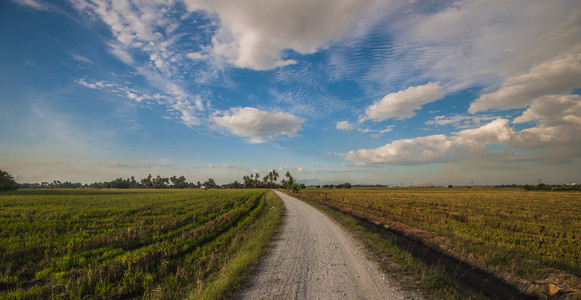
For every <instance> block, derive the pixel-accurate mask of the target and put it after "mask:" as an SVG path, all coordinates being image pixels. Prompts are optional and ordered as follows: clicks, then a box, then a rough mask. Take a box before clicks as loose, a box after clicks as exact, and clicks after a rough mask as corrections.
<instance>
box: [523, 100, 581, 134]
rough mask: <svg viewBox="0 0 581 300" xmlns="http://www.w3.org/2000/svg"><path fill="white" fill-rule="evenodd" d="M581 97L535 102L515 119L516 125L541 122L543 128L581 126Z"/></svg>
mask: <svg viewBox="0 0 581 300" xmlns="http://www.w3.org/2000/svg"><path fill="white" fill-rule="evenodd" d="M580 117H581V96H579V95H562V96H545V97H541V98H537V99H535V101H534V102H533V103H532V104H531V105H530V106H529V107H528V108H527V110H525V111H524V112H523V114H522V115H521V116H519V117H518V118H516V119H514V121H513V122H514V123H526V122H530V121H540V122H541V126H544V127H551V126H561V125H581V124H580V123H579V118H580Z"/></svg>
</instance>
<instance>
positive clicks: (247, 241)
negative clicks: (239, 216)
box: [189, 191, 284, 299]
mask: <svg viewBox="0 0 581 300" xmlns="http://www.w3.org/2000/svg"><path fill="white" fill-rule="evenodd" d="M257 213H258V214H259V216H257V218H255V219H256V221H255V222H253V223H252V224H249V225H248V227H247V228H246V229H245V230H244V233H243V234H239V235H238V236H237V237H236V238H235V239H234V240H233V241H232V244H231V246H230V247H229V250H228V253H227V255H226V256H227V257H231V259H230V261H229V262H227V264H225V266H224V267H223V268H222V270H220V272H217V274H218V275H217V276H215V277H214V278H210V279H209V281H208V282H206V284H205V285H204V286H203V287H202V288H199V289H197V290H195V291H193V292H192V293H191V294H190V296H189V298H190V299H224V298H227V297H229V296H232V295H233V293H234V292H235V291H236V290H237V289H239V288H240V286H241V284H242V283H243V282H244V281H245V280H246V278H247V277H248V276H249V275H250V274H252V272H253V271H254V269H255V268H256V266H257V264H258V260H259V259H260V257H261V256H262V255H263V254H264V253H265V251H266V249H267V246H268V245H269V244H270V242H271V241H272V238H273V236H274V235H275V234H276V232H277V231H278V230H279V228H280V226H281V224H282V214H283V213H284V206H283V205H282V202H281V201H280V199H279V198H278V197H277V196H276V195H275V194H274V193H273V192H272V191H270V192H268V193H267V195H266V199H265V202H264V206H263V207H262V208H261V209H260V211H259V212H257Z"/></svg>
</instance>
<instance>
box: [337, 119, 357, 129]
mask: <svg viewBox="0 0 581 300" xmlns="http://www.w3.org/2000/svg"><path fill="white" fill-rule="evenodd" d="M336 127H337V129H339V130H345V131H350V130H353V129H354V128H353V125H351V124H349V122H347V121H339V122H337V125H336Z"/></svg>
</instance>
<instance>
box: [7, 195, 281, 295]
mask: <svg viewBox="0 0 581 300" xmlns="http://www.w3.org/2000/svg"><path fill="white" fill-rule="evenodd" d="M282 209H283V208H282V205H281V203H280V200H279V199H278V198H277V197H276V195H274V194H273V193H272V192H269V191H266V190H208V191H203V190H21V191H18V192H13V193H9V194H6V193H5V194H0V298H2V299H6V298H29V299H37V298H75V299H79V298H86V297H89V298H106V299H111V298H128V297H145V298H188V297H189V298H207V299H214V298H223V297H225V296H228V295H230V294H231V293H232V292H233V291H235V289H236V288H237V286H238V285H239V284H240V282H241V281H242V280H243V279H244V278H245V276H246V275H248V272H249V271H250V270H251V269H252V266H254V265H255V264H256V262H257V260H258V257H259V256H260V255H261V254H262V253H263V249H264V248H265V247H266V246H267V244H268V243H269V241H270V239H271V237H272V236H273V235H274V233H275V232H276V230H277V228H278V226H279V225H280V222H281V221H280V219H281V218H280V215H281V213H282Z"/></svg>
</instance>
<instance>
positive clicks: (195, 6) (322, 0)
mask: <svg viewBox="0 0 581 300" xmlns="http://www.w3.org/2000/svg"><path fill="white" fill-rule="evenodd" d="M184 2H185V3H186V5H187V7H188V9H189V10H190V11H197V10H204V11H207V12H210V13H211V14H215V15H216V16H218V17H219V18H220V28H219V30H218V32H217V33H216V34H215V35H214V36H213V38H212V46H211V48H210V49H208V50H209V51H210V52H211V54H212V55H213V56H216V57H221V58H224V59H226V61H228V62H229V63H231V64H233V65H235V66H237V67H240V68H250V69H255V70H265V69H272V68H276V67H281V66H285V65H289V64H293V63H295V61H294V60H292V59H288V58H285V57H284V55H283V54H282V51H283V50H286V49H292V50H295V51H297V52H299V53H302V54H308V53H314V52H316V51H317V50H319V49H321V48H326V47H328V46H329V44H330V43H331V42H332V41H338V40H340V39H342V38H344V37H345V36H347V35H348V34H350V33H351V32H352V31H353V30H355V29H357V26H358V25H359V26H360V27H361V24H360V23H362V22H364V21H365V20H366V15H368V14H370V13H373V12H374V11H375V10H376V9H377V8H378V7H379V6H380V5H385V3H386V2H385V1H380V0H373V1H362V0H344V1H334V0H319V1H311V0H296V1H260V0H240V1H227V0H215V1H204V0H184Z"/></svg>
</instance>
